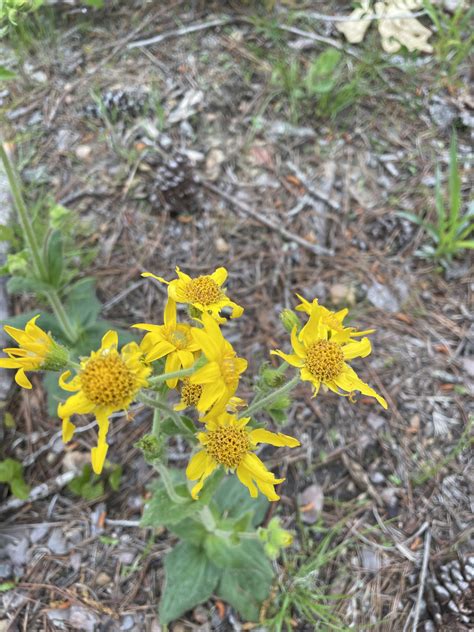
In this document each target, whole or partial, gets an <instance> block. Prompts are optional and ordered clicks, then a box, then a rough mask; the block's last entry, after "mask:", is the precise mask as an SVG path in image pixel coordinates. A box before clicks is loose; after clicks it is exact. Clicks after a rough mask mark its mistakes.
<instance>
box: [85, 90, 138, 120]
mask: <svg viewBox="0 0 474 632" xmlns="http://www.w3.org/2000/svg"><path fill="white" fill-rule="evenodd" d="M147 105H148V94H147V93H146V92H144V91H141V90H122V89H121V88H112V89H111V90H107V91H106V92H103V93H102V94H101V96H100V97H99V99H98V103H89V104H88V105H86V106H85V108H84V113H85V114H86V116H90V117H92V118H101V116H103V115H104V113H105V114H107V115H108V116H110V117H111V118H113V119H115V120H117V119H118V118H124V117H129V118H135V117H137V116H139V115H140V114H142V113H143V111H144V110H145V108H146V107H147Z"/></svg>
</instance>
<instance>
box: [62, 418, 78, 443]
mask: <svg viewBox="0 0 474 632" xmlns="http://www.w3.org/2000/svg"><path fill="white" fill-rule="evenodd" d="M75 429H76V426H75V425H74V424H72V423H71V422H70V421H69V417H65V418H64V419H63V424H62V430H63V442H64V443H68V442H69V441H71V439H72V436H73V434H74V430H75Z"/></svg>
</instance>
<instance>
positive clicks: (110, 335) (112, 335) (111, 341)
mask: <svg viewBox="0 0 474 632" xmlns="http://www.w3.org/2000/svg"><path fill="white" fill-rule="evenodd" d="M117 346H118V333H117V332H116V331H113V330H112V329H110V330H109V331H108V332H107V333H106V334H104V336H103V337H102V344H101V349H110V347H117Z"/></svg>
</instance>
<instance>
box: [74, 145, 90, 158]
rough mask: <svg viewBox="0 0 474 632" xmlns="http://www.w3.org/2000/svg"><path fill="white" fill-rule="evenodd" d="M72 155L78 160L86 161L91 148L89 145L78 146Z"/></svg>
mask: <svg viewBox="0 0 474 632" xmlns="http://www.w3.org/2000/svg"><path fill="white" fill-rule="evenodd" d="M74 153H75V154H76V156H77V157H78V158H79V159H80V160H87V159H88V158H89V157H90V155H91V153H92V147H91V146H90V145H78V146H77V147H76V151H75V152H74Z"/></svg>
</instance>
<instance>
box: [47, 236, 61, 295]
mask: <svg viewBox="0 0 474 632" xmlns="http://www.w3.org/2000/svg"><path fill="white" fill-rule="evenodd" d="M43 250H44V262H45V264H46V270H47V274H48V279H49V282H50V284H51V285H52V286H53V287H54V288H56V289H59V288H60V285H61V279H62V276H63V272H64V252H63V238H62V235H61V232H60V231H59V230H52V231H50V232H49V233H48V235H47V237H46V239H45V243H44V247H43Z"/></svg>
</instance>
